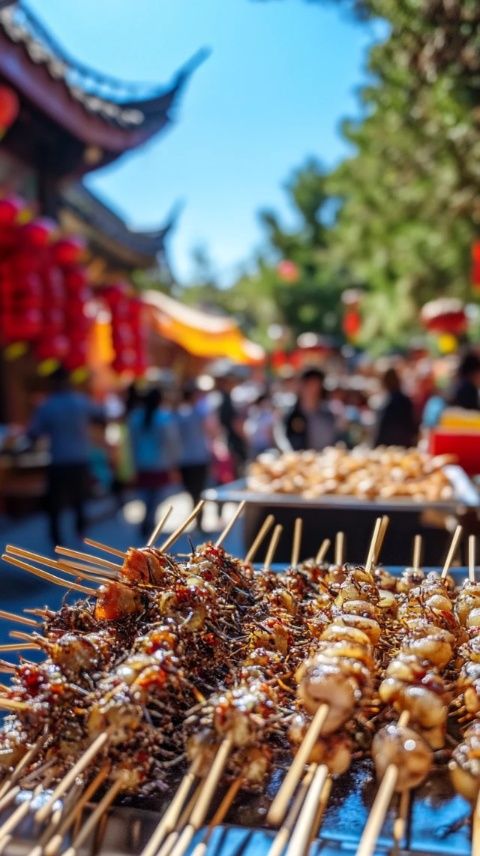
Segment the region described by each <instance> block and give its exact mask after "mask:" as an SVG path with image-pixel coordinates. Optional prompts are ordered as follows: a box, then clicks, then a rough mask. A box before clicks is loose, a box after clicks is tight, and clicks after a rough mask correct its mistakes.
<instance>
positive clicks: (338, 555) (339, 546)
mask: <svg viewBox="0 0 480 856" xmlns="http://www.w3.org/2000/svg"><path fill="white" fill-rule="evenodd" d="M344 545H345V532H337V534H336V536H335V564H336V565H343V553H344Z"/></svg>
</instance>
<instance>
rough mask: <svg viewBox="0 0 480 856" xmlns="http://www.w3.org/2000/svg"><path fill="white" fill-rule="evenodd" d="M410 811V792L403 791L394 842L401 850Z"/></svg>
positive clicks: (394, 829)
mask: <svg viewBox="0 0 480 856" xmlns="http://www.w3.org/2000/svg"><path fill="white" fill-rule="evenodd" d="M409 811H410V791H402V793H401V794H400V799H399V803H398V813H397V817H396V818H395V822H394V824H393V841H394V845H395V848H396V850H399V849H400V847H401V844H402V841H403V839H404V838H405V834H406V831H407V822H408V813H409Z"/></svg>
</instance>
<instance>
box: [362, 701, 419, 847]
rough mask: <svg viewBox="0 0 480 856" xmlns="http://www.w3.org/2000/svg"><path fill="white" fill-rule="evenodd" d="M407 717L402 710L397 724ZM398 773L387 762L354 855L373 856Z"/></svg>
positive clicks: (397, 770)
mask: <svg viewBox="0 0 480 856" xmlns="http://www.w3.org/2000/svg"><path fill="white" fill-rule="evenodd" d="M409 719H410V713H409V711H408V710H404V711H403V713H402V714H401V715H400V718H399V720H398V724H399V725H400V726H405V725H408V721H409ZM398 773H399V769H398V767H397V765H396V764H389V765H388V767H387V769H386V770H385V774H384V776H383V779H382V781H381V782H380V787H379V789H378V791H377V795H376V797H375V801H374V803H373V806H372V808H371V810H370V814H369V815H368V820H367V823H366V825H365V829H364V830H363V833H362V837H361V839H360V844H359V845H358V850H357V853H356V856H373V853H374V851H375V847H376V845H377V841H378V836H379V835H380V831H381V829H382V826H383V823H384V820H385V815H386V813H387V811H388V807H389V805H390V803H391V801H392V797H393V794H394V791H395V786H396V784H397V780H398Z"/></svg>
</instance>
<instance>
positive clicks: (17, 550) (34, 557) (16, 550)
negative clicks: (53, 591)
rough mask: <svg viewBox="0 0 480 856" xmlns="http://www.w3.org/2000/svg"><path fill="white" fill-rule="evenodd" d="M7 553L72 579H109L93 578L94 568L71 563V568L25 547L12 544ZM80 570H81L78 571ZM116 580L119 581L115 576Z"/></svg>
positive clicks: (9, 545)
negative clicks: (83, 569)
mask: <svg viewBox="0 0 480 856" xmlns="http://www.w3.org/2000/svg"><path fill="white" fill-rule="evenodd" d="M5 551H6V552H7V553H8V555H9V556H17V557H19V558H21V559H30V560H31V561H33V562H36V563H37V565H43V566H44V567H46V568H53V570H59V571H63V573H64V574H68V576H70V577H79V578H80V579H84V580H87V581H88V582H101V583H104V582H107V581H108V578H106V577H105V576H93V575H94V573H95V570H94V568H89V567H88V566H87V565H76V564H75V563H71V564H72V566H73V568H74V569H75V570H73V569H72V568H70V567H69V564H68V563H67V562H60V561H59V560H55V559H51V558H50V556H42V555H41V553H33V552H32V551H31V550H25V549H24V548H23V547H14V546H12V544H7V546H6V547H5ZM77 568H79V570H77ZM82 568H86V570H87V571H89V573H88V574H86V573H84V572H83V571H82V570H81V569H82ZM114 579H117V577H116V576H115V578H114Z"/></svg>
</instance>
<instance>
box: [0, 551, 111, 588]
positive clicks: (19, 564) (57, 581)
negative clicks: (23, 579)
mask: <svg viewBox="0 0 480 856" xmlns="http://www.w3.org/2000/svg"><path fill="white" fill-rule="evenodd" d="M2 559H3V561H4V562H7V564H9V565H14V567H16V568H21V569H22V571H28V573H29V574H33V576H35V577H40V579H42V580H46V581H47V582H49V583H53V584H54V585H56V586H62V588H66V589H71V590H73V591H79V592H81V593H82V594H86V595H88V597H97V596H98V591H97V590H96V589H91V588H87V586H81V585H79V584H78V583H75V582H70V581H67V580H62V579H61V578H60V577H56V576H55V575H54V574H49V573H48V572H47V571H41V570H40V568H35V567H34V566H33V565H29V564H28V563H27V562H23V561H22V560H21V559H17V558H16V557H15V556H8V555H7V554H5V553H4V554H3V556H2Z"/></svg>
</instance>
